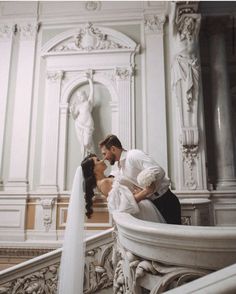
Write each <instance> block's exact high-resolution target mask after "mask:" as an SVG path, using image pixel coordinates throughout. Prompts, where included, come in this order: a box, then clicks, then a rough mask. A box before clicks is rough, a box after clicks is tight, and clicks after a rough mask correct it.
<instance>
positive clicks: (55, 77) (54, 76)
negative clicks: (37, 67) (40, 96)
mask: <svg viewBox="0 0 236 294" xmlns="http://www.w3.org/2000/svg"><path fill="white" fill-rule="evenodd" d="M63 77H64V72H63V71H61V70H59V71H48V72H47V79H48V80H50V81H51V82H52V83H55V82H58V81H60V80H61V79H63Z"/></svg>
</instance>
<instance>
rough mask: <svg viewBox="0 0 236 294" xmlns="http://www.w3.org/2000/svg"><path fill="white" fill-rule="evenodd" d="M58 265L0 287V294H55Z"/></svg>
mask: <svg viewBox="0 0 236 294" xmlns="http://www.w3.org/2000/svg"><path fill="white" fill-rule="evenodd" d="M58 272H59V263H56V264H54V265H50V266H47V267H44V268H42V269H40V270H38V271H35V272H33V273H31V274H28V275H25V276H23V277H20V278H18V279H15V280H13V281H11V282H9V283H6V284H4V285H3V286H0V293H5V294H13V293H15V294H16V293H48V294H56V293H57V282H58Z"/></svg>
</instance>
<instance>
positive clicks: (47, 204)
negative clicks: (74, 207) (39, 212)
mask: <svg viewBox="0 0 236 294" xmlns="http://www.w3.org/2000/svg"><path fill="white" fill-rule="evenodd" d="M40 204H41V206H42V208H43V223H44V226H45V230H46V231H47V232H48V231H49V229H50V226H51V224H52V210H53V207H54V204H55V198H48V199H41V201H40Z"/></svg>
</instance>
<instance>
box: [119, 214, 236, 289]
mask: <svg viewBox="0 0 236 294" xmlns="http://www.w3.org/2000/svg"><path fill="white" fill-rule="evenodd" d="M113 218H114V221H115V223H116V226H117V245H116V246H117V248H116V257H117V260H116V270H115V274H114V293H120V292H118V291H121V289H122V291H123V292H121V293H135V294H140V293H143V292H142V289H143V288H145V289H148V290H150V291H151V292H150V293H152V294H156V293H163V292H164V291H167V290H169V289H173V288H176V287H178V286H181V285H183V284H185V283H187V282H190V281H193V280H195V279H197V278H200V277H203V276H206V275H207V274H209V273H211V272H213V271H216V270H219V269H222V268H224V267H226V266H229V265H231V264H233V263H235V262H236V230H235V228H232V227H207V226H184V225H169V224H160V223H152V222H147V221H142V220H139V219H136V218H134V217H132V216H131V215H129V214H126V213H117V214H114V215H113Z"/></svg>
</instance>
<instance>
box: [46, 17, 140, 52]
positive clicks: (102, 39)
mask: <svg viewBox="0 0 236 294" xmlns="http://www.w3.org/2000/svg"><path fill="white" fill-rule="evenodd" d="M136 47H137V44H136V43H135V42H134V41H133V40H131V39H130V38H129V37H127V36H126V35H124V34H122V33H120V32H118V31H115V30H113V29H110V28H105V27H99V26H94V25H93V23H91V22H89V23H87V24H84V25H81V26H80V27H78V28H77V29H73V30H70V31H66V32H63V33H61V34H59V35H58V36H56V37H54V38H52V39H51V40H50V41H49V42H47V43H46V44H45V45H44V46H43V48H42V56H46V55H58V54H60V53H61V54H65V53H79V54H81V53H86V54H88V53H93V51H95V52H97V51H99V52H103V51H104V52H106V51H117V50H119V51H120V50H123V51H133V50H135V48H136Z"/></svg>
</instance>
